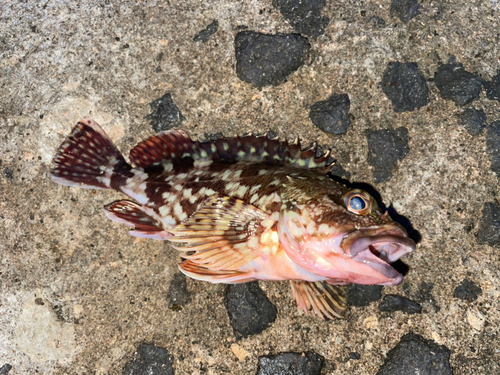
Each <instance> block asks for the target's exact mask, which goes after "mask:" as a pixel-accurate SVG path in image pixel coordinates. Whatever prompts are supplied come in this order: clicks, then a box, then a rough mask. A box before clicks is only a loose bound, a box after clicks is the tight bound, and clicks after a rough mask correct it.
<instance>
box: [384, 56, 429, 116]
mask: <svg viewBox="0 0 500 375" xmlns="http://www.w3.org/2000/svg"><path fill="white" fill-rule="evenodd" d="M380 85H381V86H382V91H383V92H384V94H385V95H387V98H389V100H390V101H391V103H392V108H393V110H394V112H406V111H414V110H415V109H418V108H422V107H424V106H426V105H427V104H429V90H428V88H427V83H426V82H425V78H424V77H423V76H422V75H421V74H420V72H419V71H418V66H417V64H415V63H400V62H390V63H389V64H388V65H387V69H386V70H385V72H384V75H383V76H382V81H381V82H380Z"/></svg>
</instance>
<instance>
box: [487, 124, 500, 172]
mask: <svg viewBox="0 0 500 375" xmlns="http://www.w3.org/2000/svg"><path fill="white" fill-rule="evenodd" d="M486 153H487V154H488V157H489V158H490V163H491V165H490V168H491V170H492V171H493V172H495V173H496V174H497V176H500V120H499V121H495V122H492V123H491V124H490V126H488V129H486Z"/></svg>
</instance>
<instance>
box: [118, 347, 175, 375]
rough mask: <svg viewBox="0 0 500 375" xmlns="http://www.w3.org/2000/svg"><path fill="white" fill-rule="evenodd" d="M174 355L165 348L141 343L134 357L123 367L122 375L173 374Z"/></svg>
mask: <svg viewBox="0 0 500 375" xmlns="http://www.w3.org/2000/svg"><path fill="white" fill-rule="evenodd" d="M173 364H174V357H173V356H172V355H170V354H169V353H168V352H167V350H166V349H164V348H160V347H158V346H154V345H147V344H141V345H140V346H139V347H138V348H137V353H136V355H135V358H134V359H133V360H131V361H130V362H128V363H127V364H126V365H125V367H124V368H123V372H122V375H174V374H175V370H174V368H173Z"/></svg>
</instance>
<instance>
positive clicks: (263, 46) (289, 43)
mask: <svg viewBox="0 0 500 375" xmlns="http://www.w3.org/2000/svg"><path fill="white" fill-rule="evenodd" d="M234 46H235V51H236V74H237V75H238V78H239V79H241V80H242V81H245V82H248V83H251V84H253V85H255V86H257V87H262V86H267V85H273V86H277V85H279V84H281V83H283V82H285V81H286V79H287V78H288V76H290V75H291V74H292V73H293V72H295V71H296V70H297V69H299V67H300V66H301V65H302V64H304V61H305V57H306V54H307V53H308V52H309V50H310V48H311V45H310V44H309V42H308V41H307V38H305V37H303V36H301V35H298V34H276V35H267V34H261V33H257V32H254V31H241V32H239V33H238V34H236V38H235V41H234Z"/></svg>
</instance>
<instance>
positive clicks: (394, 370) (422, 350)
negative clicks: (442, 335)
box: [377, 333, 453, 375]
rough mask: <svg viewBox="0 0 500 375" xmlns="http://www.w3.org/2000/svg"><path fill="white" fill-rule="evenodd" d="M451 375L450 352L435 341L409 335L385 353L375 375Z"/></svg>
mask: <svg viewBox="0 0 500 375" xmlns="http://www.w3.org/2000/svg"><path fill="white" fill-rule="evenodd" d="M401 374H428V375H431V374H433V375H434V374H435V375H452V374H453V371H452V369H451V367H450V350H449V349H448V348H447V347H445V346H444V345H438V344H437V343H436V342H435V341H432V340H428V339H424V338H423V337H422V336H420V335H416V334H413V333H409V334H406V335H404V336H403V337H402V338H401V341H400V342H399V343H398V344H397V345H396V346H395V347H394V348H392V349H391V350H390V351H389V352H388V353H387V358H386V360H385V363H384V364H383V365H382V367H381V368H380V370H379V371H378V372H377V375H401Z"/></svg>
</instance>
